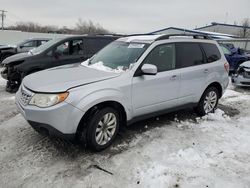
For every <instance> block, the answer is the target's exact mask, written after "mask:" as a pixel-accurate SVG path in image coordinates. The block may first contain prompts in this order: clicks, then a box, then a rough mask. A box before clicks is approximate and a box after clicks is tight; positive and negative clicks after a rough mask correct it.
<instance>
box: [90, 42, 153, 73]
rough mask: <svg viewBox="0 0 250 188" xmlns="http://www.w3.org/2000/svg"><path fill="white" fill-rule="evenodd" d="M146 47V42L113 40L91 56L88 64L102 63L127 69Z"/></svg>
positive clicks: (112, 67) (106, 65) (109, 66)
mask: <svg viewBox="0 0 250 188" xmlns="http://www.w3.org/2000/svg"><path fill="white" fill-rule="evenodd" d="M147 47H148V44H144V43H127V42H121V41H115V42H112V43H111V44H109V45H108V46H106V47H105V48H103V49H102V50H101V51H100V52H98V53H97V54H96V55H95V56H93V57H92V58H91V59H90V60H89V61H88V65H89V66H92V65H102V66H105V67H108V68H110V69H118V70H127V69H129V68H131V66H132V65H133V64H134V63H135V62H136V61H137V60H138V58H139V57H140V56H141V55H142V53H143V52H144V51H145V50H146V49H147ZM95 67H96V66H95Z"/></svg>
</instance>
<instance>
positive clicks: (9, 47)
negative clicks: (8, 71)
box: [0, 45, 16, 50]
mask: <svg viewBox="0 0 250 188" xmlns="http://www.w3.org/2000/svg"><path fill="white" fill-rule="evenodd" d="M13 48H16V46H11V45H2V46H1V45H0V50H9V49H13Z"/></svg>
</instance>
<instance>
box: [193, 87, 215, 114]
mask: <svg viewBox="0 0 250 188" xmlns="http://www.w3.org/2000/svg"><path fill="white" fill-rule="evenodd" d="M218 100H219V91H218V89H217V88H216V87H209V88H208V89H206V91H205V92H204V93H203V95H202V97H201V99H200V102H199V104H198V106H197V108H196V109H197V113H198V114H199V115H201V116H203V115H205V114H208V113H211V112H214V110H215V109H216V108H217V105H218Z"/></svg>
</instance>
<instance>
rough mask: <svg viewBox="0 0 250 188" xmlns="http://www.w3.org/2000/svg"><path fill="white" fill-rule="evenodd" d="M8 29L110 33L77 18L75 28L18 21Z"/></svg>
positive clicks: (67, 32) (44, 31) (99, 26)
mask: <svg viewBox="0 0 250 188" xmlns="http://www.w3.org/2000/svg"><path fill="white" fill-rule="evenodd" d="M7 29H10V30H19V31H26V32H39V33H62V34H107V33H110V32H109V31H108V30H106V29H104V28H103V27H102V26H101V25H100V24H98V23H93V22H92V21H91V20H89V21H82V20H81V19H79V20H78V22H77V23H76V27H75V28H68V27H66V26H63V27H60V28H59V27H57V26H50V25H45V26H42V25H40V24H37V23H33V22H18V23H16V24H15V25H13V26H10V27H8V28H7Z"/></svg>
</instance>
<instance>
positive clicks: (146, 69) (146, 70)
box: [141, 64, 157, 75]
mask: <svg viewBox="0 0 250 188" xmlns="http://www.w3.org/2000/svg"><path fill="white" fill-rule="evenodd" d="M141 71H142V73H143V74H144V75H156V74H157V67H156V66H155V65H152V64H144V65H142V67H141Z"/></svg>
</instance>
